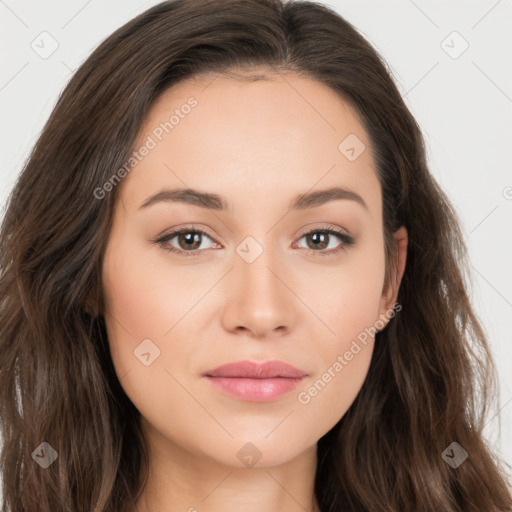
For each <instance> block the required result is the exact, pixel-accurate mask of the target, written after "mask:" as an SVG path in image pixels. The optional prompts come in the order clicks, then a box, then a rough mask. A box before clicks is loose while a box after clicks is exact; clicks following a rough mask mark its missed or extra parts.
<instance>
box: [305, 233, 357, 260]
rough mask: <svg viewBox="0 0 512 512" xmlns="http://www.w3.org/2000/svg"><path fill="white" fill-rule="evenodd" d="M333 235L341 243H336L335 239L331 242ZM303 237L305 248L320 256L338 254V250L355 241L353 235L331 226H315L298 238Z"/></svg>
mask: <svg viewBox="0 0 512 512" xmlns="http://www.w3.org/2000/svg"><path fill="white" fill-rule="evenodd" d="M333 237H334V238H337V239H338V240H339V241H341V243H339V242H338V244H336V243H335V241H334V242H333ZM303 238H305V239H306V244H307V247H306V248H307V249H310V250H311V251H313V252H314V253H318V255H321V256H332V255H334V254H338V253H339V252H340V251H343V250H345V249H347V248H348V247H350V246H351V245H354V243H355V238H354V237H352V236H350V235H347V234H346V233H344V232H343V231H341V230H338V229H335V228H332V227H329V228H323V227H320V228H315V229H313V230H311V231H308V232H307V233H304V234H303V235H302V236H301V237H300V239H299V240H301V239H303ZM331 242H333V243H331ZM329 246H330V250H327V251H326V250H325V249H329ZM315 256H316V254H315Z"/></svg>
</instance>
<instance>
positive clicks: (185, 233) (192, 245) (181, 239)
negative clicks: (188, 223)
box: [155, 228, 212, 256]
mask: <svg viewBox="0 0 512 512" xmlns="http://www.w3.org/2000/svg"><path fill="white" fill-rule="evenodd" d="M204 237H206V238H208V239H210V240H212V238H211V237H210V236H209V235H208V234H207V233H205V232H204V231H202V230H200V229H193V228H181V229H177V230H174V231H171V232H170V233H168V234H167V235H165V236H164V237H162V238H159V239H158V240H155V243H157V244H159V245H161V246H162V248H163V249H164V250H166V251H169V252H173V253H179V254H180V255H183V256H194V255H196V254H197V253H198V252H201V250H202V249H205V247H204V246H203V247H202V242H203V239H204ZM174 238H176V244H177V246H178V247H176V246H175V245H173V244H172V243H171V240H173V239H174Z"/></svg>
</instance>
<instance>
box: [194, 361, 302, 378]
mask: <svg viewBox="0 0 512 512" xmlns="http://www.w3.org/2000/svg"><path fill="white" fill-rule="evenodd" d="M203 375H204V376H206V377H245V378H250V379H271V378H274V377H286V378H294V379H296V378H301V377H305V376H306V375H307V374H306V373H305V372H303V371H302V370H299V369H298V368H295V367H294V366H292V365H290V364H288V363H284V362H283V361H267V362H265V363H256V362H253V361H237V362H235V363H227V364H223V365H222V366H219V367H217V368H215V369H213V370H208V371H207V372H205V373H204V374H203Z"/></svg>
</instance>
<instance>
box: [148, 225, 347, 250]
mask: <svg viewBox="0 0 512 512" xmlns="http://www.w3.org/2000/svg"><path fill="white" fill-rule="evenodd" d="M314 224H315V223H311V224H308V225H309V226H312V227H311V228H310V229H308V230H306V231H304V232H302V234H301V235H300V236H299V237H298V239H297V241H296V242H293V244H292V246H293V245H295V244H296V243H297V242H298V241H300V240H301V239H302V238H303V237H304V236H306V235H309V234H311V233H315V232H322V231H323V232H327V233H329V234H330V235H333V234H334V235H335V236H337V237H338V238H339V239H340V245H339V246H338V247H337V248H335V249H330V250H328V251H326V250H319V251H315V250H313V249H306V251H307V252H309V253H313V255H315V256H316V255H318V256H330V255H334V254H337V253H338V252H340V251H342V250H345V249H346V248H347V247H350V246H351V245H353V244H354V243H355V241H356V239H355V237H353V236H352V235H350V234H349V232H348V230H346V229H344V228H340V227H338V226H334V225H332V224H325V223H324V224H321V225H314ZM197 226H198V225H197V224H196V225H184V226H177V227H175V228H173V229H172V230H171V231H169V232H167V233H165V232H164V233H163V234H161V235H158V236H156V237H155V239H153V240H152V242H153V243H156V244H159V245H161V246H162V247H163V248H164V250H166V251H168V252H171V253H177V254H179V255H183V256H197V255H200V254H202V253H204V252H205V251H206V250H205V249H195V250H193V251H185V250H182V249H177V248H176V247H173V246H171V245H170V244H169V240H171V239H172V238H174V237H175V236H177V235H179V234H181V233H183V232H194V233H199V234H202V235H206V236H207V237H208V238H210V239H211V240H212V241H213V242H214V243H215V244H217V245H221V246H222V244H219V242H217V241H216V237H214V236H213V235H211V234H210V233H209V232H208V231H207V230H206V229H203V228H201V229H200V228H198V227H197ZM299 231H300V230H299ZM296 234H297V232H296V233H295V235H294V238H296ZM165 244H167V245H168V247H167V248H166V247H165Z"/></svg>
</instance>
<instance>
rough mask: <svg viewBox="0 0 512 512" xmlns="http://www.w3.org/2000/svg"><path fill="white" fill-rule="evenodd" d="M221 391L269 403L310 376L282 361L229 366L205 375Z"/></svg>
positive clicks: (232, 364) (240, 363) (223, 366)
mask: <svg viewBox="0 0 512 512" xmlns="http://www.w3.org/2000/svg"><path fill="white" fill-rule="evenodd" d="M203 376H204V377H206V379H207V380H208V381H210V382H211V383H212V385H214V386H215V387H216V388H218V389H219V390H220V391H222V392H224V393H226V394H229V395H234V396H237V397H239V398H242V399H243V400H248V401H253V402H268V401H270V400H274V399H275V398H277V397H278V396H281V395H283V394H284V393H287V392H288V391H291V390H292V389H294V388H295V387H297V385H298V384H299V382H300V381H301V380H302V379H303V378H304V377H306V376H307V374H306V373H305V372H303V371H301V370H299V369H297V368H295V367H294V366H291V365H289V364H287V363H283V362H281V361H269V362H266V363H263V364H259V363H254V362H252V361H240V362H237V363H229V364H225V365H222V366H219V367H218V368H215V369H214V370H209V371H207V372H205V373H204V374H203Z"/></svg>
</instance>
